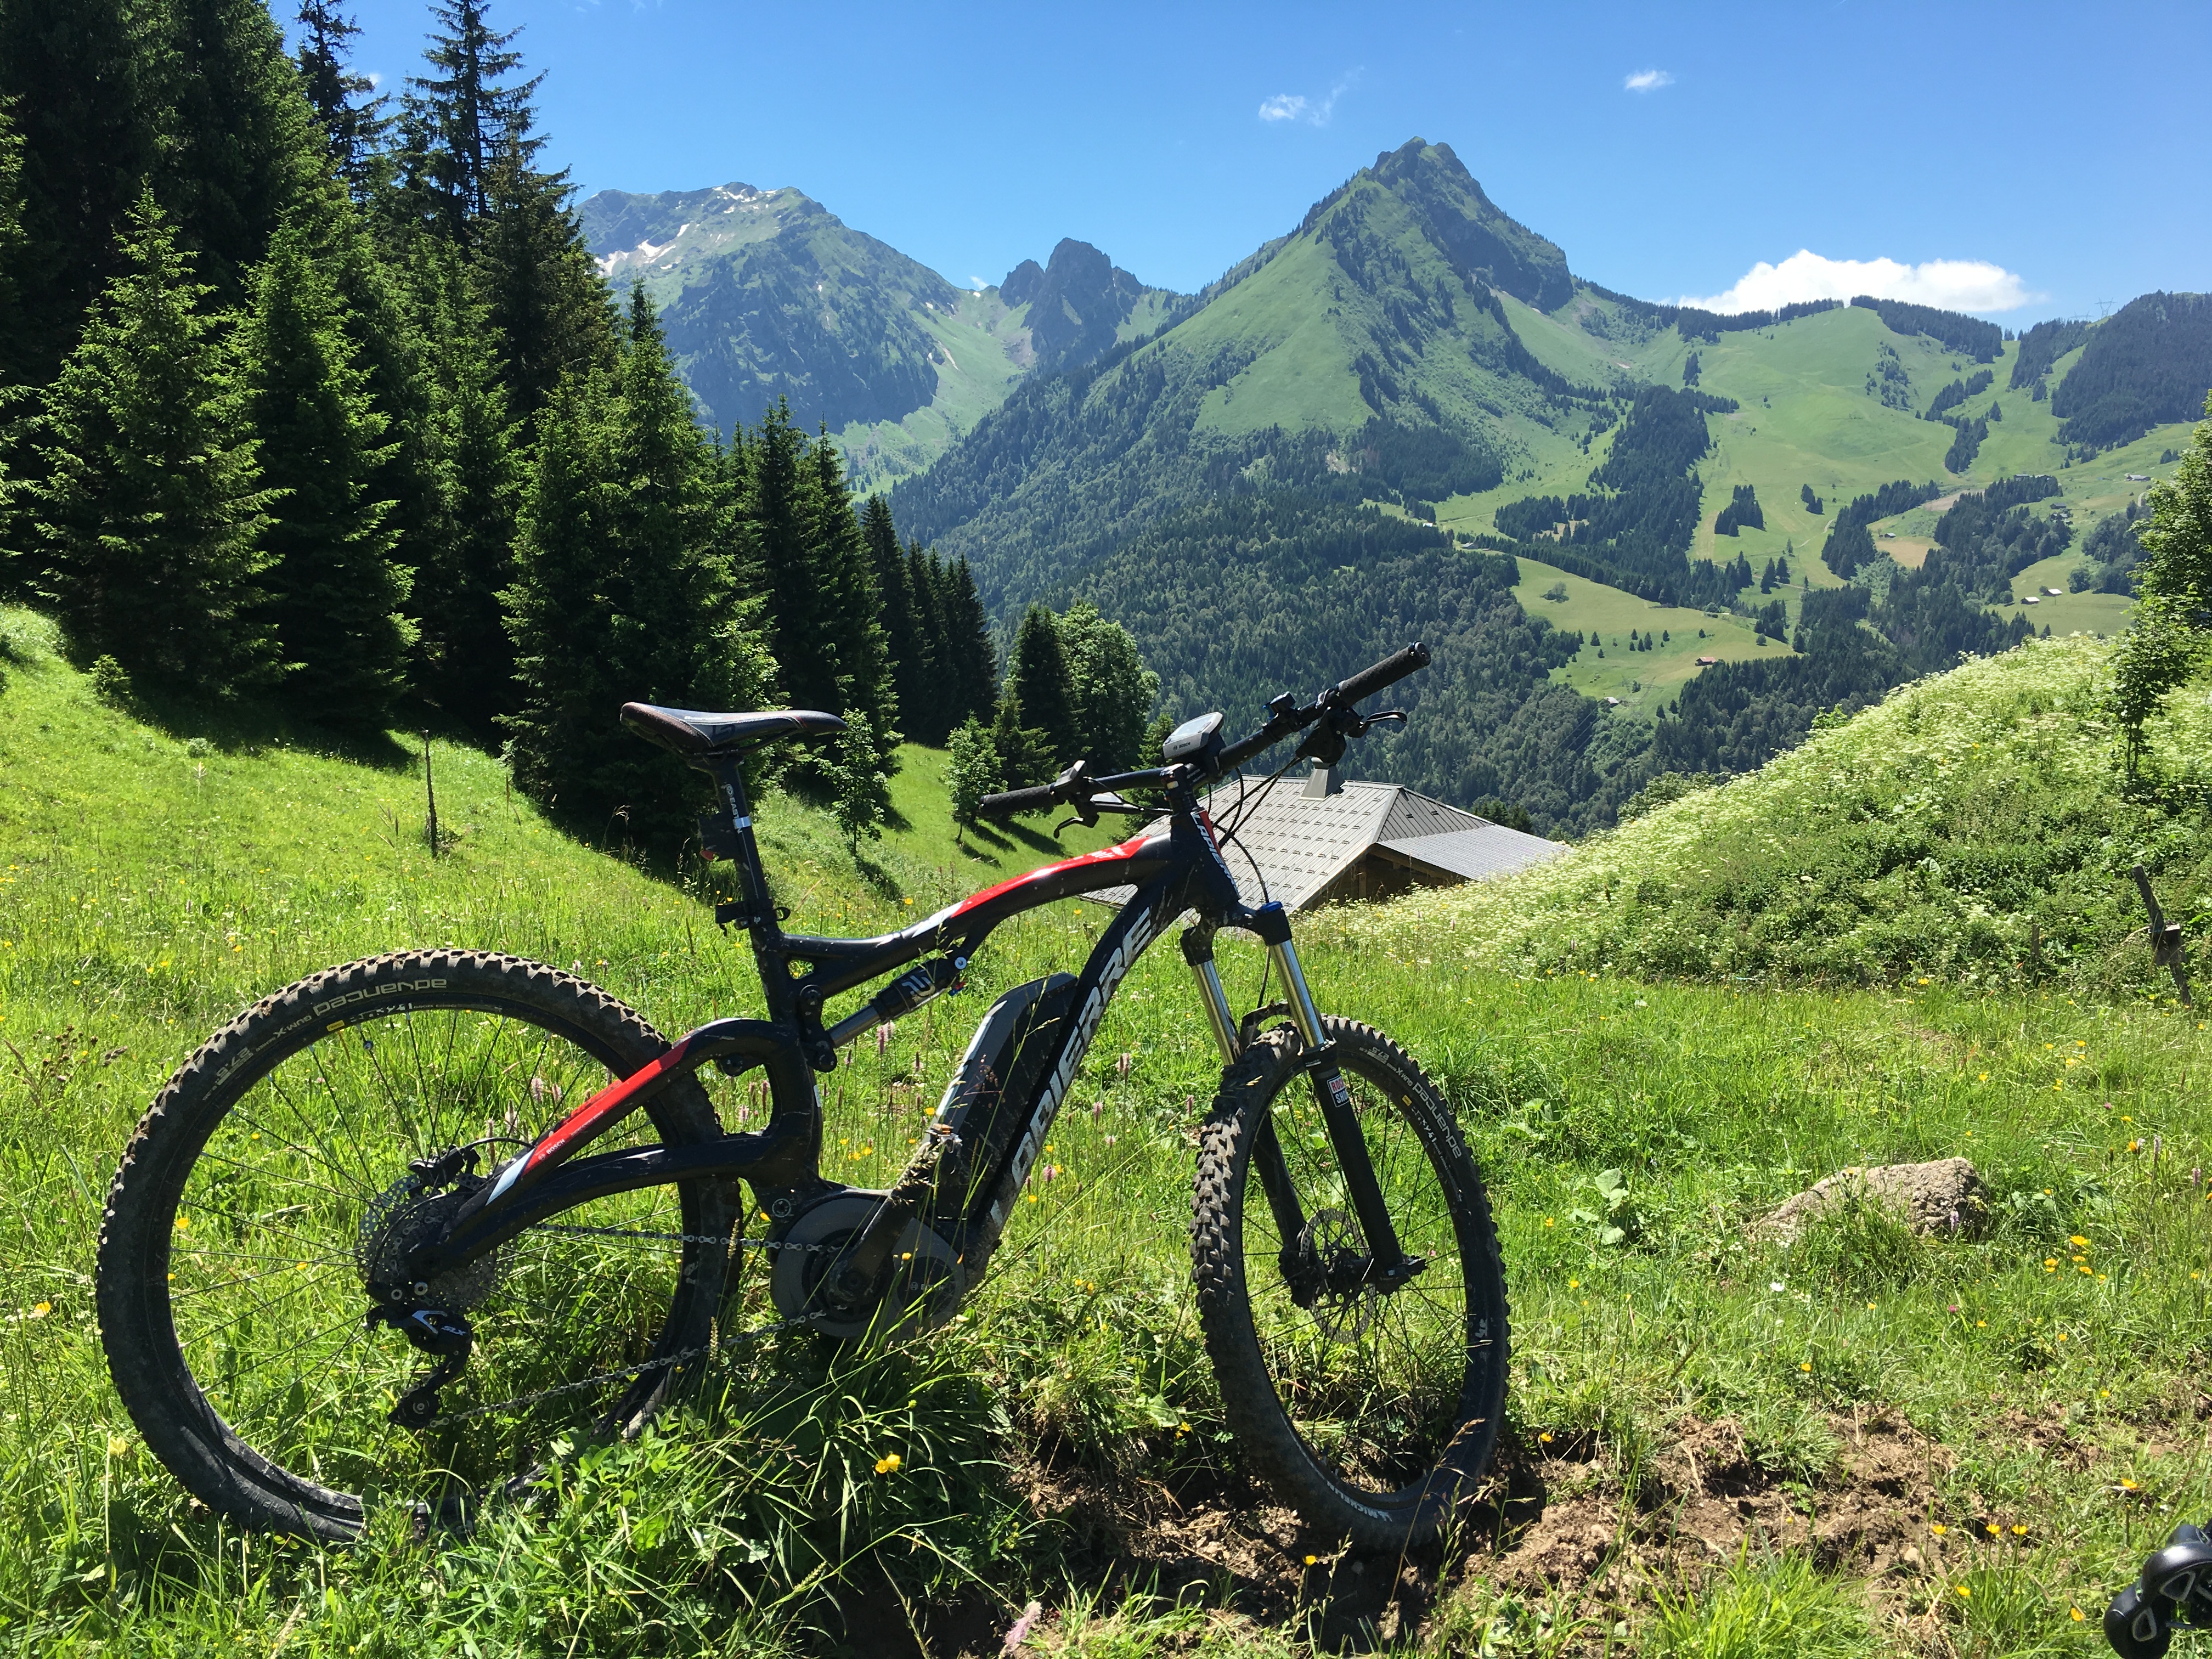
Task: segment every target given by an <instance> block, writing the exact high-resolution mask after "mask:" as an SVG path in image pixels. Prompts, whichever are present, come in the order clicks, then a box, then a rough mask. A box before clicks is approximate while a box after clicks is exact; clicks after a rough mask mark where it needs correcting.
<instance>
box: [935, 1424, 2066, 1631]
mask: <svg viewBox="0 0 2212 1659" xmlns="http://www.w3.org/2000/svg"><path fill="white" fill-rule="evenodd" d="M2016 1426H2017V1427H2018V1429H2019V1431H2020V1432H2021V1434H2022V1435H2023V1436H2027V1437H2036V1436H2042V1437H2044V1438H2039V1439H2036V1440H2035V1443H2036V1444H2037V1445H2038V1447H2039V1449H2045V1450H2046V1452H2047V1454H2048V1455H2051V1456H2052V1457H2053V1458H2054V1461H2056V1460H2058V1459H2062V1458H2063V1457H2066V1456H2069V1455H2074V1454H2073V1453H2072V1452H2070V1451H2069V1449H2068V1448H2069V1447H2070V1446H2073V1445H2075V1444H2076V1443H2075V1442H2074V1441H2073V1440H2072V1439H2071V1438H2070V1437H2069V1436H2068V1435H2067V1431H2066V1430H2065V1425H2063V1421H2053V1420H2051V1419H2050V1418H2049V1417H2045V1418H2038V1419H2028V1418H2027V1416H2026V1414H2022V1420H2021V1423H2020V1424H2019V1425H2016ZM1832 1429H1833V1431H1834V1432H1835V1433H1836V1435H1837V1437H1838V1440H1839V1441H1840V1442H1841V1450H1840V1453H1839V1455H1838V1461H1837V1465H1836V1467H1835V1468H1834V1469H1833V1470H1832V1471H1831V1473H1830V1474H1829V1475H1828V1476H1827V1477H1826V1479H1825V1480H1821V1481H1819V1482H1817V1483H1814V1484H1812V1485H1809V1486H1808V1485H1792V1484H1790V1483H1788V1482H1785V1481H1784V1480H1780V1479H1778V1477H1777V1476H1775V1475H1774V1474H1772V1473H1771V1471H1768V1470H1765V1469H1763V1468H1760V1467H1759V1464H1758V1463H1757V1462H1756V1461H1755V1460H1754V1459H1753V1456H1752V1455H1751V1454H1750V1452H1749V1451H1748V1450H1747V1447H1746V1444H1745V1442H1744V1438H1743V1436H1742V1434H1741V1431H1739V1429H1738V1428H1737V1426H1736V1425H1735V1423H1733V1422H1732V1421H1729V1420H1727V1419H1722V1420H1719V1421H1711V1420H1707V1419H1701V1418H1697V1417H1691V1416H1686V1417H1683V1418H1681V1419H1678V1420H1677V1421H1676V1422H1675V1423H1674V1425H1672V1427H1671V1429H1670V1431H1668V1434H1667V1435H1666V1437H1665V1438H1664V1443H1663V1444H1662V1448H1661V1449H1660V1450H1659V1452H1658V1453H1657V1455H1656V1456H1655V1457H1654V1458H1653V1459H1652V1461H1651V1462H1650V1465H1649V1466H1648V1467H1647V1468H1645V1469H1644V1471H1643V1472H1642V1474H1641V1476H1640V1478H1639V1480H1638V1484H1637V1487H1636V1490H1635V1492H1634V1493H1633V1495H1632V1496H1631V1495H1630V1494H1629V1493H1628V1492H1626V1491H1625V1490H1624V1488H1623V1486H1622V1484H1621V1482H1620V1479H1619V1477H1618V1474H1617V1473H1616V1472H1615V1470H1614V1469H1613V1467H1612V1466H1611V1464H1610V1462H1608V1461H1607V1456H1606V1453H1605V1449H1603V1448H1601V1447H1600V1446H1598V1445H1596V1444H1595V1443H1592V1442H1591V1441H1589V1440H1588V1439H1587V1438H1577V1437H1561V1439H1560V1441H1559V1443H1555V1444H1553V1445H1545V1444H1541V1443H1540V1444H1537V1445H1534V1446H1526V1445H1513V1444H1509V1445H1503V1446H1501V1447H1500V1449H1499V1453H1498V1463H1497V1466H1496V1468H1495V1469H1494V1471H1493V1474H1492V1480H1491V1483H1490V1486H1489V1489H1488V1491H1487V1492H1486V1494H1485V1496H1484V1498H1483V1499H1482V1501H1481V1502H1480V1503H1478V1504H1474V1505H1473V1506H1471V1511H1470V1514H1469V1516H1468V1519H1467V1521H1466V1522H1465V1523H1464V1524H1463V1525H1462V1528H1460V1530H1459V1531H1458V1533H1457V1534H1456V1535H1455V1547H1454V1548H1453V1549H1452V1551H1451V1552H1450V1554H1449V1557H1447V1556H1446V1555H1445V1554H1444V1553H1443V1551H1441V1550H1438V1551H1435V1552H1432V1553H1430V1554H1429V1555H1427V1556H1426V1557H1420V1558H1417V1557H1399V1558H1395V1559H1393V1558H1389V1557H1379V1558H1362V1557H1358V1556H1356V1555H1351V1554H1346V1553H1340V1552H1339V1551H1338V1550H1337V1549H1336V1548H1335V1547H1334V1545H1332V1544H1331V1543H1330V1542H1329V1541H1326V1540H1322V1539H1320V1538H1318V1537H1316V1536H1315V1535H1313V1534H1310V1533H1308V1532H1307V1531H1306V1529H1305V1528H1304V1526H1303V1525H1302V1524H1301V1522H1299V1520H1298V1517H1297V1515H1296V1514H1295V1513H1294V1512H1293V1511H1291V1510H1288V1509H1285V1508H1284V1507H1282V1506H1281V1505H1280V1504H1276V1503H1275V1502H1274V1501H1273V1498H1272V1497H1271V1496H1270V1494H1268V1493H1267V1492H1266V1490H1265V1489H1264V1488H1261V1487H1259V1486H1255V1485H1253V1484H1252V1483H1249V1482H1245V1481H1239V1480H1234V1479H1233V1478H1227V1477H1218V1476H1214V1475H1210V1474H1201V1475H1198V1476H1194V1477H1192V1478H1190V1479H1188V1480H1185V1481H1184V1482H1183V1483H1182V1484H1181V1485H1180V1486H1171V1485H1170V1484H1165V1483H1163V1482H1162V1481H1160V1480H1153V1479H1149V1478H1146V1477H1142V1476H1133V1475H1110V1474H1096V1473H1092V1472H1090V1471H1084V1470H1078V1469H1071V1468H1055V1467H1052V1466H1049V1465H1047V1464H1043V1463H1039V1462H1031V1463H1029V1464H1026V1465H1024V1466H1023V1467H1021V1468H1019V1469H1018V1471H1017V1480H1018V1484H1019V1486H1020V1488H1021V1490H1022V1492H1023V1493H1024V1497H1025V1498H1026V1499H1027V1501H1028V1504H1029V1507H1030V1510H1031V1511H1032V1512H1033V1513H1034V1514H1035V1515H1036V1516H1037V1518H1038V1519H1039V1520H1041V1521H1044V1522H1048V1524H1050V1525H1052V1526H1053V1527H1054V1528H1055V1530H1056V1531H1057V1532H1058V1534H1059V1535H1060V1541H1061V1543H1060V1547H1061V1557H1062V1568H1063V1570H1064V1571H1065V1572H1066V1575H1067V1577H1069V1578H1070V1579H1072V1580H1073V1582H1075V1583H1079V1584H1083V1585H1085V1586H1089V1587H1095V1588H1097V1589H1100V1590H1102V1591H1103V1596H1104V1599H1103V1602H1102V1606H1101V1608H1100V1611H1101V1612H1102V1613H1103V1612H1104V1611H1106V1610H1107V1609H1108V1608H1109V1607H1111V1606H1112V1605H1114V1604H1115V1602H1117V1601H1120V1600H1121V1598H1122V1597H1124V1596H1127V1595H1155V1596H1160V1597H1164V1598H1167V1599H1170V1600H1172V1599H1174V1598H1176V1596H1178V1595H1183V1594H1189V1593H1194V1592H1202V1593H1203V1595H1204V1599H1205V1601H1206V1603H1207V1604H1208V1605H1210V1606H1212V1607H1225V1606H1226V1607H1233V1608H1234V1609H1235V1611H1236V1613H1237V1614H1239V1615H1241V1616H1242V1617H1244V1618H1247V1619H1250V1620H1254V1621H1255V1622H1257V1623H1260V1624H1265V1625H1281V1624H1285V1623H1296V1624H1298V1625H1300V1626H1304V1627H1305V1628H1308V1629H1310V1630H1311V1632H1312V1633H1313V1634H1314V1635H1315V1636H1316V1637H1317V1638H1319V1639H1320V1640H1321V1642H1322V1644H1324V1645H1326V1646H1331V1647H1340V1648H1345V1649H1349V1650H1370V1649H1372V1648H1376V1647H1380V1646H1383V1645H1387V1644H1390V1643H1392V1642H1394V1641H1396V1640H1398V1639H1401V1638H1404V1637H1411V1636H1413V1635H1414V1634H1416V1633H1417V1632H1423V1631H1430V1632H1433V1631H1434V1630H1435V1629H1436V1627H1437V1623H1438V1621H1439V1620H1443V1619H1444V1618H1446V1617H1448V1616H1450V1615H1451V1614H1452V1613H1453V1612H1454V1607H1453V1604H1454V1603H1455V1601H1459V1600H1461V1599H1462V1598H1471V1599H1472V1600H1473V1601H1474V1602H1475V1603H1477V1604H1479V1605H1480V1606H1487V1605H1488V1604H1489V1603H1490V1602H1491V1601H1493V1600H1494V1599H1495V1598H1496V1597H1497V1596H1498V1595H1500V1594H1507V1595H1516V1596H1518V1597H1519V1598H1521V1599H1522V1601H1523V1602H1524V1603H1526V1604H1528V1605H1531V1606H1538V1605H1541V1606H1545V1607H1553V1608H1554V1609H1555V1610H1556V1611H1557V1613H1558V1615H1559V1617H1560V1618H1562V1619H1564V1620H1583V1621H1586V1622H1587V1627H1588V1630H1589V1639H1590V1643H1591V1644H1592V1650H1593V1651H1595V1650H1596V1649H1597V1648H1599V1647H1601V1646H1603V1645H1604V1642H1605V1639H1606V1638H1605V1635H1604V1632H1606V1631H1607V1630H1608V1629H1609V1628H1610V1626H1612V1625H1613V1623H1614V1622H1615V1621H1616V1620H1620V1619H1623V1618H1626V1619H1629V1620H1632V1621H1635V1620H1638V1619H1640V1617H1641V1616H1642V1614H1643V1613H1644V1612H1645V1611H1647V1610H1648V1607H1649V1604H1650V1599H1651V1593H1652V1591H1653V1589H1655V1588H1657V1587H1661V1586H1668V1587H1679V1586H1681V1585H1683V1584H1685V1583H1693V1582H1695V1581H1696V1580H1697V1579H1698V1578H1699V1577H1702V1576H1704V1575H1705V1573H1706V1572H1708V1571H1711V1570H1712V1569H1713V1568H1715V1567H1717V1566H1719V1565H1722V1564H1723V1563H1725V1562H1727V1561H1729V1560H1732V1559H1735V1557H1736V1555H1737V1554H1738V1553H1740V1552H1741V1551H1743V1550H1745V1549H1747V1548H1748V1549H1749V1550H1750V1551H1751V1552H1752V1553H1753V1554H1757V1553H1759V1552H1760V1551H1762V1550H1764V1549H1768V1548H1778V1547H1790V1548H1802V1549H1809V1550H1810V1551H1811V1552H1812V1553H1814V1557H1815V1559H1818V1560H1820V1562H1821V1563H1822V1564H1823V1565H1826V1566H1828V1567H1831V1568H1832V1569H1834V1570H1836V1571H1844V1572H1849V1573H1851V1574H1853V1575H1854V1576H1857V1577H1864V1578H1866V1579H1868V1580H1869V1581H1871V1583H1873V1585H1874V1589H1875V1595H1876V1598H1877V1600H1878V1601H1881V1600H1887V1599H1890V1597H1891V1596H1895V1597H1897V1598H1898V1599H1899V1600H1900V1601H1901V1600H1902V1599H1903V1596H1904V1593H1905V1591H1906V1590H1907V1589H1909V1588H1910V1587H1911V1586H1912V1585H1915V1584H1917V1583H1919V1582H1920V1580H1921V1579H1922V1578H1923V1577H1924V1576H1925V1575H1926V1574H1927V1573H1928V1572H1929V1571H1930V1570H1931V1568H1930V1566H1929V1562H1928V1561H1927V1559H1925V1552H1924V1548H1923V1547H1924V1546H1925V1545H1926V1544H1927V1543H1928V1541H1929V1537H1930V1534H1929V1531H1928V1526H1929V1521H1930V1519H1931V1518H1932V1517H1934V1516H1936V1514H1937V1513H1938V1510H1937V1498H1936V1492H1937V1483H1938V1482H1939V1481H1940V1480H1942V1477H1943V1475H1944V1474H1946V1473H1947V1472H1948V1470H1949V1468H1950V1467H1951V1461H1952V1460H1951V1456H1950V1454H1949V1453H1948V1451H1947V1450H1946V1449H1945V1448H1943V1447H1942V1446H1941V1445H1939V1444H1937V1443H1935V1442H1933V1441H1931V1440H1929V1438H1928V1437H1925V1436H1923V1435H1922V1434H1921V1433H1919V1432H1918V1431H1917V1430H1915V1429H1913V1428H1912V1427H1911V1425H1908V1424H1906V1423H1905V1421H1904V1420H1903V1419H1899V1418H1896V1417H1893V1416H1890V1415H1887V1414H1883V1413H1875V1414H1874V1415H1871V1416H1861V1417H1858V1418H1856V1419H1855V1418H1850V1417H1838V1418H1835V1419H1832ZM1961 1518H1962V1519H1963V1517H1961ZM1309 1557H1310V1558H1312V1565H1308V1558H1309ZM1885 1581H1887V1583H1888V1586H1889V1589H1888V1590H1887V1593H1886V1592H1885ZM1056 1624H1057V1613H1056V1610H1054V1609H1050V1608H1047V1609H1046V1610H1045V1611H1044V1613H1042V1616H1041V1617H1040V1619H1039V1620H1038V1621H1037V1623H1036V1634H1035V1635H1034V1636H1033V1637H1032V1638H1030V1642H1031V1645H1032V1646H1036V1647H1039V1648H1042V1649H1049V1648H1050V1647H1051V1646H1052V1645H1053V1632H1054V1628H1055V1626H1056ZM1556 1628H1561V1626H1555V1629H1556ZM947 1634H948V1635H950V1634H951V1632H947ZM959 1634H960V1636H961V1637H962V1638H965V1640H964V1641H962V1642H960V1644H958V1645H955V1644H952V1643H951V1642H945V1643H944V1644H942V1645H940V1644H939V1643H937V1642H933V1643H932V1644H931V1646H932V1648H933V1650H934V1651H937V1652H941V1653H944V1654H945V1655H948V1656H950V1655H951V1654H954V1653H969V1652H972V1653H974V1654H975V1655H976V1656H977V1659H989V1656H994V1655H995V1654H996V1652H997V1640H998V1638H997V1637H996V1636H995V1635H994V1634H990V1633H988V1632H982V1631H980V1630H975V1629H969V1630H965V1631H962V1632H959ZM986 1637H987V1639H984V1640H981V1641H980V1642H979V1640H978V1638H986ZM1194 1639H1195V1638H1194Z"/></svg>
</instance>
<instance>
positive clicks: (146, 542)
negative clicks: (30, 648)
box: [32, 191, 278, 701]
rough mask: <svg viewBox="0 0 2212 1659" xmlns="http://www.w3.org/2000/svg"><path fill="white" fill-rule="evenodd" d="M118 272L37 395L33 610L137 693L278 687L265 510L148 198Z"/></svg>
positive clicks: (173, 249) (167, 238)
mask: <svg viewBox="0 0 2212 1659" xmlns="http://www.w3.org/2000/svg"><path fill="white" fill-rule="evenodd" d="M121 263H122V265H123V271H122V274H121V275H120V276H118V277H116V279H115V280H114V281H113V282H112V283H110V284H109V286H108V288H107V289H106V292H105V293H104V294H102V295H100V298H99V300H98V301H96V302H95V304H94V309H93V311H92V313H90V315H89V316H88V319H87V322H86V325H85V329H84V333H83V337H82V340H80V341H79V343H78V344H77V347H76V350H74V351H73V352H72V353H71V354H70V356H69V358H68V360H67V361H66V362H64V365H63V367H62V371H61V374H60V375H59V376H58V378H57V379H56V380H55V382H54V384H53V385H52V386H51V387H50V388H49V389H48V392H47V395H46V428H45V438H46V442H45V444H44V445H43V447H42V453H41V456H40V459H41V461H42V463H43V465H44V467H45V470H46V477H44V478H43V479H42V480H41V481H40V483H39V484H38V486H37V488H36V491H35V494H34V496H33V504H32V507H33V515H34V516H35V518H36V520H37V521H38V533H39V536H40V540H41V542H42V544H43V551H44V553H45V555H46V561H47V566H48V575H47V580H46V594H45V597H46V599H48V600H49V601H50V602H51V603H52V605H53V607H54V610H55V612H56V614H57V615H58V617H59V618H60V621H61V624H62V630H63V635H64V640H65V641H66V643H67V646H68V649H69V652H70V655H71V657H72V658H74V659H76V661H78V662H79V663H81V664H88V663H90V662H92V661H94V659H98V658H100V657H103V656H106V657H112V658H113V659H115V660H116V661H117V662H118V663H119V664H120V665H122V667H123V668H124V669H125V671H127V672H128V673H129V674H130V675H131V678H132V680H133V681H134V683H135V684H137V686H138V687H139V689H140V690H152V691H155V692H158V693H161V694H165V695H170V696H180V697H184V698H186V699H191V700H201V699H206V700H216V701H220V700H222V699H225V698H228V697H231V696H238V695H240V694H243V693H250V692H253V691H258V690H264V689H265V688H267V687H269V686H270V685H271V684H274V683H275V681H276V678H277V672H278V670H277V662H278V659H277V655H276V641H275V639H274V636H273V633H272V630H271V629H270V627H269V625H268V623H266V622H265V621H264V620H263V616H262V610H261V600H262V598H263V595H262V590H261V586H260V578H261V576H262V574H263V572H264V568H266V566H267V564H268V562H269V561H268V556H267V555H266V554H265V553H264V552H263V550H261V547H260V545H259V537H260V533H261V531H262V529H263V527H264V525H265V524H266V522H267V520H266V518H265V516H264V515H265V511H266V508H267V507H268V505H269V500H270V497H269V494H268V492H266V491H265V490H264V489H262V488H261V485H260V483H259V480H258V477H257V475H256V469H255V457H254V447H255V446H254V441H253V440H252V437H251V436H249V435H246V432H245V430H244V422H243V420H242V416H241V411H240V407H239V404H240V398H239V394H238V390H237V386H236V384H235V380H234V375H233V374H232V372H231V368H230V364H229V362H228V360H227V356H226V354H225V352H224V350H223V349H222V345H221V344H220V343H219V341H218V339H217V330H218V323H217V320H216V318H214V317H213V316H211V315H210V314H209V313H208V312H207V310H206V309H205V307H204V301H205V300H206V299H207V297H208V295H209V291H210V290H209V289H208V288H207V287H206V286H205V285H204V284H202V283H197V282H196V281H194V280H193V276H192V270H191V259H190V257H189V256H188V255H186V254H185V252H183V251H182V250H181V249H180V248H179V246H178V245H177V235H176V233H175V231H174V230H173V228H171V226H170V225H169V223H168V222H167V220H166V219H165V218H164V217H163V216H162V214H161V210H160V209H159V208H157V207H156V206H155V204H154V198H153V195H152V193H151V191H142V193H141V195H140V197H139V199H138V204H137V207H136V208H135V209H134V210H132V213H131V218H130V220H129V222H128V226H127V229H126V233H125V237H124V239H123V246H122V250H121Z"/></svg>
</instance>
